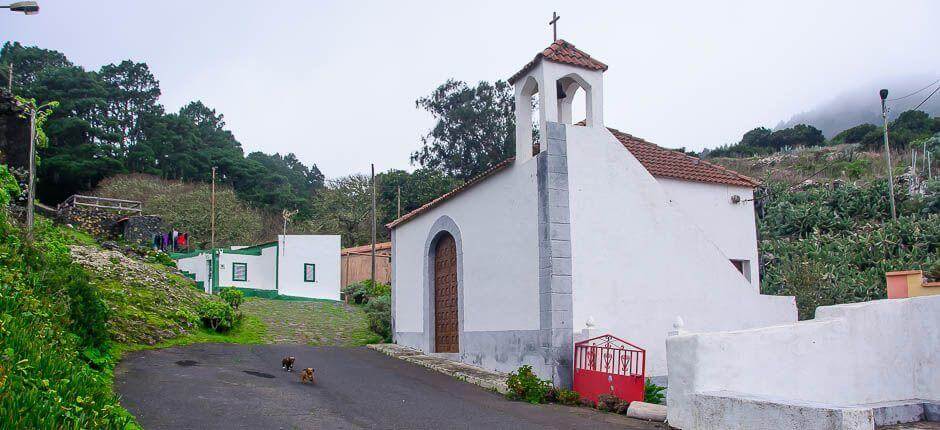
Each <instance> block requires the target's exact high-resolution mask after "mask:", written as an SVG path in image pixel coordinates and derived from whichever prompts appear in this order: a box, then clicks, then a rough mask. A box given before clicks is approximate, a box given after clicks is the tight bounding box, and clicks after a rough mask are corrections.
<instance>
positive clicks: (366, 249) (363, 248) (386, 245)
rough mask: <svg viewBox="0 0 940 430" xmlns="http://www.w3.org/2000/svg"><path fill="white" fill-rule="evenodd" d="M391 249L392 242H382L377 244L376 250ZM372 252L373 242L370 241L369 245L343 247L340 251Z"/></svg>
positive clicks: (345, 253)
mask: <svg viewBox="0 0 940 430" xmlns="http://www.w3.org/2000/svg"><path fill="white" fill-rule="evenodd" d="M389 249H392V242H382V243H376V244H375V252H379V251H388V250H389ZM371 252H372V244H371V243H370V244H368V245H362V246H354V247H352V248H343V249H342V250H341V251H340V255H347V254H368V253H371Z"/></svg>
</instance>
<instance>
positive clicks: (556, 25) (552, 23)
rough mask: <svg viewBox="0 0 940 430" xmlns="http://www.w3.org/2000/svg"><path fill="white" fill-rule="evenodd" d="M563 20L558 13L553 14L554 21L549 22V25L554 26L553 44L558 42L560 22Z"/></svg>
mask: <svg viewBox="0 0 940 430" xmlns="http://www.w3.org/2000/svg"><path fill="white" fill-rule="evenodd" d="M559 19H561V17H560V16H558V14H557V13H555V12H552V20H551V21H549V22H548V25H550V26H552V42H554V41H556V40H558V20H559Z"/></svg>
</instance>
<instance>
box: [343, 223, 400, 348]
mask: <svg viewBox="0 0 940 430" xmlns="http://www.w3.org/2000/svg"><path fill="white" fill-rule="evenodd" d="M390 235H391V237H390V238H389V240H391V241H392V257H391V258H390V260H391V266H392V303H391V306H392V318H391V330H392V342H396V343H397V342H398V333H395V296H396V295H398V294H397V293H396V291H397V290H398V289H397V288H395V229H392V230H391V234H390ZM343 287H345V285H343Z"/></svg>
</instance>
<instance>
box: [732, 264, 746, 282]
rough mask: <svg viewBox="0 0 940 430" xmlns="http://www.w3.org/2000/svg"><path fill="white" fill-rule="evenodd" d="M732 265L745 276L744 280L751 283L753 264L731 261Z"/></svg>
mask: <svg viewBox="0 0 940 430" xmlns="http://www.w3.org/2000/svg"><path fill="white" fill-rule="evenodd" d="M731 264H733V265H734V268H735V269H738V272H741V274H742V275H744V278H745V279H747V280H748V281H749V282H750V280H751V262H750V261H748V260H731Z"/></svg>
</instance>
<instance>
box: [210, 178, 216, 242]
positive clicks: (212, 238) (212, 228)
mask: <svg viewBox="0 0 940 430" xmlns="http://www.w3.org/2000/svg"><path fill="white" fill-rule="evenodd" d="M215 169H216V168H215V166H213V167H212V197H211V198H210V203H209V206H210V208H211V209H210V212H212V214H211V215H210V216H211V218H210V219H209V226H210V227H209V229H210V231H211V233H210V239H209V249H212V250H213V252H215V251H214V250H215Z"/></svg>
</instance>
